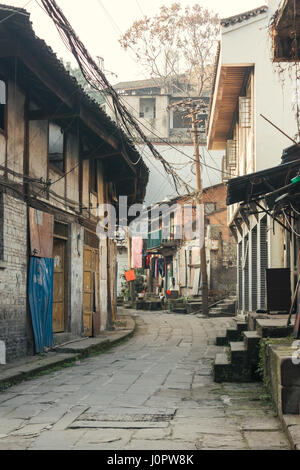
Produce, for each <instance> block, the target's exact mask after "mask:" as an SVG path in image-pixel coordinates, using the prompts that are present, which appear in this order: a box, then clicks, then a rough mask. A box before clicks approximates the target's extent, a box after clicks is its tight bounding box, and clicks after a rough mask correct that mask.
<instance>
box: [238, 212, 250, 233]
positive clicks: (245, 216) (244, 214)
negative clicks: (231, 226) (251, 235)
mask: <svg viewBox="0 0 300 470" xmlns="http://www.w3.org/2000/svg"><path fill="white" fill-rule="evenodd" d="M240 214H241V216H242V219H243V221H244V222H245V224H246V225H247V227H248V230H250V222H249V219H248V216H247V214H246V212H245V211H244V210H243V209H241V210H240Z"/></svg>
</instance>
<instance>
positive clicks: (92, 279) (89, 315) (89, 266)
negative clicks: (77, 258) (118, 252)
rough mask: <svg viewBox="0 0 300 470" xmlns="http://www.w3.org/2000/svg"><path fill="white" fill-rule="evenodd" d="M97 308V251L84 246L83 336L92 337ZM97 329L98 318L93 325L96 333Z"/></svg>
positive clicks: (98, 326)
mask: <svg viewBox="0 0 300 470" xmlns="http://www.w3.org/2000/svg"><path fill="white" fill-rule="evenodd" d="M98 306H99V250H96V249H93V248H90V247H88V246H85V247H84V257H83V325H84V333H85V336H88V337H90V336H93V316H94V315H95V314H96V313H98V314H99V312H97V310H98ZM99 316H100V314H99ZM94 320H95V319H94ZM94 323H95V322H94ZM98 329H99V332H100V318H99V319H98V318H97V321H96V324H95V330H96V333H97V332H98Z"/></svg>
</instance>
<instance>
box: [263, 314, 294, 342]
mask: <svg viewBox="0 0 300 470" xmlns="http://www.w3.org/2000/svg"><path fill="white" fill-rule="evenodd" d="M256 331H257V333H258V335H259V336H260V337H261V338H285V337H287V336H290V335H291V334H292V333H293V331H294V327H293V326H292V325H291V326H287V320H286V318H282V319H281V318H274V319H271V318H268V319H260V318H258V319H257V320H256Z"/></svg>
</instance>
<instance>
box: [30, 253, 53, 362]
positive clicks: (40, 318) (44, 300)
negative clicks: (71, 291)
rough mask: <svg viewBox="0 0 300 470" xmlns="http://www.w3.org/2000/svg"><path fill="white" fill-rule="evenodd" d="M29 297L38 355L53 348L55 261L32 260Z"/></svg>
mask: <svg viewBox="0 0 300 470" xmlns="http://www.w3.org/2000/svg"><path fill="white" fill-rule="evenodd" d="M28 296H29V304H30V311H31V318H32V326H33V334H34V341H35V350H36V353H40V352H43V351H44V348H46V347H48V348H49V347H52V346H53V327H52V309H53V259H50V258H31V259H30V270H29V280H28Z"/></svg>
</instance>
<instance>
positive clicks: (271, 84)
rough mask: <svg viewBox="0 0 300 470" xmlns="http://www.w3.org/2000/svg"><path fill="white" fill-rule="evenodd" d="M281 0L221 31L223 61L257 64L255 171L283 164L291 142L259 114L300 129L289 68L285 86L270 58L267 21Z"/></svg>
mask: <svg viewBox="0 0 300 470" xmlns="http://www.w3.org/2000/svg"><path fill="white" fill-rule="evenodd" d="M278 3H279V2H278V1H277V0H272V1H271V2H270V9H269V11H268V12H267V13H266V14H262V15H259V16H258V17H255V18H253V19H251V20H247V21H244V22H242V23H240V24H239V25H237V26H234V27H229V28H223V35H222V52H221V61H222V64H224V65H226V64H227V65H229V64H254V67H255V76H254V94H255V110H254V113H255V116H254V123H255V152H256V157H255V167H256V168H255V171H260V170H264V169H266V168H269V167H272V166H276V165H278V164H280V162H281V155H282V150H283V149H284V148H286V147H289V146H290V145H292V142H291V141H290V140H289V139H287V138H286V137H284V136H283V135H282V134H281V133H280V132H279V131H277V130H276V129H274V128H273V127H272V126H271V125H270V124H269V123H267V122H266V121H265V120H264V119H263V118H262V117H261V116H260V114H264V115H265V116H266V117H267V118H269V119H270V120H271V121H273V122H274V123H275V124H276V125H277V126H278V127H279V128H281V129H282V130H284V131H285V132H286V133H287V134H289V135H290V136H291V137H294V136H295V134H296V132H297V129H296V127H297V126H296V119H295V112H294V111H293V110H292V95H293V81H292V80H291V79H290V77H289V74H288V72H287V71H286V72H285V73H284V74H283V76H282V78H284V85H283V86H282V82H281V78H280V75H279V73H278V72H277V71H276V70H277V69H276V66H275V65H274V64H273V62H272V60H271V56H272V51H271V38H270V35H269V32H268V25H269V21H270V18H271V16H272V14H273V13H274V11H275V10H276V7H277V6H278ZM284 67H285V66H284ZM285 68H286V67H285Z"/></svg>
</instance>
